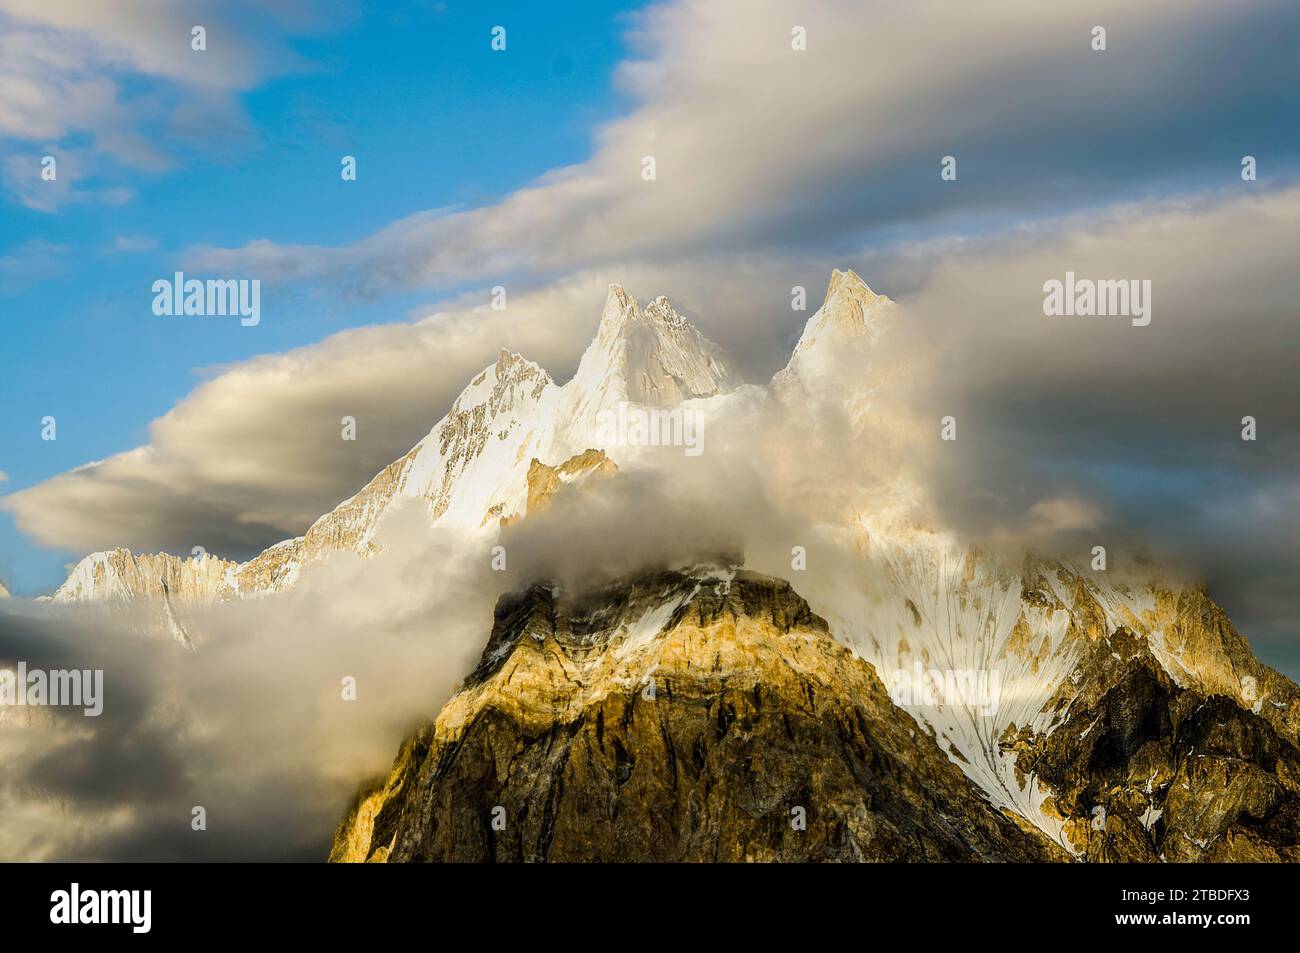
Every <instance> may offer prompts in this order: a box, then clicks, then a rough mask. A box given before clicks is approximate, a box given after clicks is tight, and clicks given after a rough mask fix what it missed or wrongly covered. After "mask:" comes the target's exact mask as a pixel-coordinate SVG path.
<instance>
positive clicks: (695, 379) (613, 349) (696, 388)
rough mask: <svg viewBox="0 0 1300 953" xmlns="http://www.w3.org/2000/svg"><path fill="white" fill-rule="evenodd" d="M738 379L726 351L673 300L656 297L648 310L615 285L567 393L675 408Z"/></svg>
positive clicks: (603, 402)
mask: <svg viewBox="0 0 1300 953" xmlns="http://www.w3.org/2000/svg"><path fill="white" fill-rule="evenodd" d="M737 383H738V380H737V378H736V375H735V374H734V373H733V372H732V370H731V369H730V367H729V366H728V364H727V361H726V359H725V358H724V357H723V355H722V351H721V349H720V348H719V347H718V346H717V345H716V344H714V343H713V342H712V341H710V340H708V339H707V338H706V337H704V335H702V334H700V332H699V331H697V330H696V329H695V327H694V326H692V325H691V323H690V322H689V321H687V320H686V319H685V318H683V317H682V316H681V315H679V314H678V313H677V311H676V310H675V309H674V308H673V306H672V304H671V303H670V302H669V300H668V299H667V298H665V297H663V296H660V297H658V298H655V299H654V300H653V301H651V302H650V303H649V304H648V305H646V307H645V309H644V310H642V309H641V308H640V307H639V306H638V304H637V301H636V299H635V298H633V297H631V296H630V295H629V294H628V293H627V292H626V291H625V290H624V289H623V286H622V285H616V284H614V285H610V286H609V295H608V297H606V299H605V309H604V312H603V314H602V316H601V321H600V328H599V330H598V331H597V332H596V338H595V340H593V341H592V342H591V344H590V346H589V347H588V348H587V350H586V353H584V354H583V356H582V361H581V362H580V363H579V365H578V371H577V373H576V374H575V375H574V376H573V380H571V381H570V382H569V383H568V384H567V385H565V391H566V394H567V396H568V397H569V398H570V400H571V402H573V403H575V404H580V405H591V406H601V407H603V406H608V405H610V404H611V403H614V402H617V401H620V400H628V401H632V402H634V403H640V404H652V405H656V406H673V405H676V404H679V403H681V402H682V401H683V400H689V399H691V398H693V397H712V396H713V395H714V394H719V393H723V392H725V391H729V390H731V389H733V388H734V387H735V386H736V384H737Z"/></svg>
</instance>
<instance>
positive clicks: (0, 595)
mask: <svg viewBox="0 0 1300 953" xmlns="http://www.w3.org/2000/svg"><path fill="white" fill-rule="evenodd" d="M9 598H12V597H11V596H10V595H9V590H8V589H6V588H5V584H4V583H3V582H0V599H9Z"/></svg>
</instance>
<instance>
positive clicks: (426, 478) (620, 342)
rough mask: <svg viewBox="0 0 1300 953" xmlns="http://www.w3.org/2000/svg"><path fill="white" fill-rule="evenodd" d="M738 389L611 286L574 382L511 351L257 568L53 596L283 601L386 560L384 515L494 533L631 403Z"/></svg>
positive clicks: (100, 565) (151, 569)
mask: <svg viewBox="0 0 1300 953" xmlns="http://www.w3.org/2000/svg"><path fill="white" fill-rule="evenodd" d="M738 383H739V379H738V378H737V377H736V375H735V373H734V372H733V371H732V370H731V369H730V367H729V363H728V360H727V358H726V357H725V356H724V355H723V353H722V350H721V348H719V347H718V346H717V345H716V344H714V343H713V342H711V341H709V340H708V339H707V338H705V337H704V336H703V335H702V334H700V333H699V331H697V330H696V329H695V328H694V327H693V326H692V325H691V324H690V323H689V322H688V321H687V320H686V319H685V318H683V317H681V316H680V315H679V314H678V313H677V312H676V311H675V310H674V309H673V307H672V305H671V304H670V303H669V301H668V299H667V298H665V297H662V296H661V297H659V298H656V299H654V301H652V302H651V303H650V304H648V305H647V306H646V307H645V309H644V310H642V309H641V308H640V307H639V305H638V304H637V302H636V300H635V299H634V298H632V297H630V296H629V295H628V294H627V292H626V291H625V290H624V289H623V287H622V286H621V285H617V284H611V285H610V286H609V292H608V295H607V297H606V301H605V306H604V309H603V312H602V316H601V320H600V325H599V328H598V330H597V333H596V337H595V339H594V340H593V341H592V342H591V344H590V346H589V347H588V348H587V350H586V351H585V353H584V354H583V356H582V359H581V361H580V362H579V365H578V370H577V373H576V374H575V375H574V377H573V379H572V380H571V381H569V382H568V383H567V384H565V385H564V386H563V387H560V386H557V385H556V384H555V382H554V381H553V380H552V379H551V377H550V375H549V374H547V372H546V371H545V370H543V369H542V368H541V367H540V366H538V365H537V364H535V363H533V362H532V361H529V360H527V359H525V358H523V357H521V356H520V355H518V354H515V353H512V352H510V351H506V350H502V351H501V353H500V356H499V357H498V359H497V362H496V363H495V364H493V365H491V366H489V367H487V368H485V369H484V370H483V371H482V372H481V373H479V374H478V375H476V376H475V377H474V379H473V380H471V381H470V383H469V385H468V386H467V387H466V388H465V389H464V390H463V391H462V392H461V393H460V396H458V397H457V398H456V400H455V401H454V402H453V403H452V407H451V410H450V411H448V413H447V415H446V416H444V417H443V418H442V420H440V421H439V422H438V423H437V424H435V425H434V427H433V429H432V430H431V431H430V432H429V434H428V435H427V436H426V437H425V438H424V439H423V440H421V441H420V442H419V443H417V444H416V445H415V446H414V447H412V448H411V450H410V451H409V452H407V453H406V454H405V455H404V456H403V457H402V458H401V459H399V460H395V461H394V462H393V463H391V464H389V465H388V466H387V467H385V468H384V469H383V470H382V471H380V472H379V473H378V474H377V475H376V476H375V477H374V478H373V479H372V480H371V481H370V482H369V483H368V484H366V486H364V487H363V488H362V489H361V490H360V491H358V492H357V493H356V494H355V495H354V496H352V497H350V498H349V499H347V500H344V501H343V502H342V503H340V504H339V505H338V506H337V507H335V508H334V509H333V510H332V511H330V512H329V513H327V514H325V515H324V516H322V517H321V518H320V519H318V520H317V521H316V522H315V523H313V524H312V526H311V527H310V528H309V529H308V530H307V532H306V533H304V534H303V535H302V536H299V537H296V538H294V539H287V540H284V541H282V542H280V543H277V544H275V545H274V546H271V547H269V548H268V549H266V550H265V551H264V552H262V553H260V554H259V555H258V556H256V557H255V558H253V559H251V560H249V561H248V562H246V563H242V564H233V563H229V562H226V561H221V560H217V561H216V562H215V563H214V564H213V566H212V567H211V571H206V570H205V571H202V572H195V573H190V572H187V571H186V569H185V567H186V565H187V564H188V562H189V561H188V560H181V559H179V558H177V557H174V556H168V555H166V554H159V555H157V556H133V555H132V554H131V553H129V552H128V551H126V550H116V551H114V552H112V553H93V554H91V555H90V556H87V557H86V558H85V559H83V560H82V561H81V563H79V564H78V565H77V567H76V568H74V570H73V571H72V573H71V575H70V576H69V577H68V580H67V581H66V582H65V583H64V584H63V585H62V586H60V588H59V589H58V591H57V592H55V594H54V597H53V600H54V601H55V602H94V601H100V600H113V599H122V598H141V597H144V598H150V597H156V596H158V595H159V594H160V592H161V589H162V584H163V581H164V580H166V582H167V584H168V586H169V587H170V589H171V591H172V592H175V593H178V595H179V598H180V599H181V600H182V601H189V600H190V599H191V598H193V599H227V598H234V597H237V596H246V595H252V594H257V593H266V592H276V591H280V590H283V589H286V588H289V587H291V586H293V584H294V583H295V582H297V580H298V578H299V576H300V575H301V573H302V572H303V570H304V568H305V567H307V566H309V565H311V564H312V563H315V562H319V561H321V560H323V559H326V558H328V557H329V556H331V555H332V554H334V553H338V552H353V553H356V554H358V555H361V556H367V555H370V554H372V553H373V552H375V551H376V550H377V548H379V547H380V546H381V545H382V541H381V540H380V539H379V536H380V533H381V526H382V523H383V519H384V517H385V516H386V515H387V514H388V513H389V512H390V510H392V509H393V507H394V505H395V504H397V503H398V502H399V501H402V500H404V499H416V500H420V501H422V502H423V503H424V505H425V507H426V509H427V511H428V514H429V520H430V523H431V524H432V523H437V524H439V525H443V526H453V527H456V528H459V529H462V530H466V531H469V532H472V533H473V532H480V531H483V532H490V531H494V530H495V529H496V526H497V522H498V521H499V520H501V519H509V518H512V517H517V516H518V515H519V514H521V513H522V512H523V510H524V508H525V506H526V503H527V497H528V487H529V480H528V475H529V469H530V467H531V466H532V461H533V460H534V459H536V460H537V461H539V462H540V463H543V464H545V465H548V466H559V465H562V464H564V463H565V461H567V460H569V459H571V458H572V457H574V456H576V455H580V454H582V453H584V452H585V451H587V450H589V449H592V448H594V447H597V446H599V444H598V442H597V440H596V436H597V433H598V431H599V430H600V424H601V415H602V413H604V412H607V411H609V412H612V411H614V410H616V408H617V407H618V406H619V404H621V403H630V404H634V405H644V406H647V407H651V406H656V407H657V406H673V405H675V404H677V403H679V402H681V401H683V400H689V399H694V398H707V397H714V396H717V395H720V394H724V393H726V392H728V391H730V390H732V389H733V388H734V387H735V386H736V385H737V384H738ZM602 449H603V450H605V451H606V452H607V453H608V454H609V456H610V457H612V458H614V460H615V461H616V460H617V459H618V458H620V457H624V458H632V457H635V456H636V454H637V453H638V451H639V449H640V448H638V447H636V446H634V445H628V444H622V445H610V446H606V447H603V448H602Z"/></svg>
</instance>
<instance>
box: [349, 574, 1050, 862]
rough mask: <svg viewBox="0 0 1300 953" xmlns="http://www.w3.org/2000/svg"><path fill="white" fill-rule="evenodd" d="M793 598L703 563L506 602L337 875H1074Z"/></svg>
mask: <svg viewBox="0 0 1300 953" xmlns="http://www.w3.org/2000/svg"><path fill="white" fill-rule="evenodd" d="M1065 856H1066V855H1065V854H1064V852H1062V851H1059V850H1055V849H1053V847H1052V846H1051V845H1050V844H1048V843H1047V842H1046V841H1045V840H1044V839H1043V838H1041V837H1039V836H1037V835H1036V834H1034V833H1032V832H1028V831H1026V830H1023V829H1022V828H1021V827H1019V826H1017V824H1015V823H1014V822H1013V821H1012V820H1011V819H1009V818H1008V817H1006V816H1004V815H1003V814H1001V813H999V812H998V811H996V810H994V809H993V808H992V807H991V806H990V805H989V804H988V803H987V802H986V801H984V799H983V798H981V797H980V795H979V794H978V792H977V791H976V790H975V789H974V788H973V786H972V785H971V784H970V782H969V781H968V780H967V779H966V778H965V777H964V776H963V775H962V773H961V772H960V771H959V770H958V769H957V768H956V766H955V765H953V764H952V762H951V761H949V760H948V758H947V757H945V755H944V754H943V753H942V752H941V751H940V750H939V748H938V746H937V745H935V743H934V742H933V741H932V740H931V739H929V738H927V737H926V736H925V735H924V734H923V733H921V732H920V731H919V730H918V728H917V725H916V723H915V722H914V721H912V719H911V718H909V717H908V716H907V715H906V714H904V713H903V712H901V711H900V710H899V709H898V708H896V707H895V706H894V705H893V704H892V703H891V702H890V699H889V696H888V695H887V694H886V692H885V689H884V686H883V685H882V684H881V682H880V680H879V679H878V678H877V677H876V675H875V673H874V672H873V671H872V669H871V667H870V666H869V665H867V664H866V663H864V662H862V661H861V660H860V659H857V658H855V657H854V656H853V655H852V653H850V652H849V651H848V650H847V649H845V648H844V647H843V646H841V645H839V644H838V643H837V642H836V641H835V640H834V639H833V638H832V637H831V634H830V632H829V630H828V628H827V626H826V623H825V621H823V620H822V619H820V618H819V617H818V616H816V615H815V614H814V613H813V612H812V611H811V610H810V609H809V607H808V604H807V603H806V602H805V601H804V600H803V599H802V598H800V597H799V595H798V594H797V593H795V592H794V590H793V589H792V588H791V586H790V584H789V583H787V582H785V581H784V580H781V579H775V578H772V577H768V576H762V575H759V574H757V573H752V572H748V571H746V570H743V569H739V570H738V569H735V568H734V567H733V568H717V567H697V568H695V569H692V570H685V571H663V572H655V573H649V574H646V575H643V576H640V577H637V578H633V579H627V580H621V581H619V582H617V583H614V584H611V585H609V586H606V587H604V588H601V589H599V590H597V591H595V592H594V593H585V594H567V593H563V592H559V591H558V590H557V589H555V588H553V587H551V586H548V585H541V584H538V585H534V586H532V587H531V588H529V589H527V590H525V591H523V592H521V593H517V594H513V595H509V596H506V597H503V598H502V599H501V601H500V602H499V603H498V605H497V609H496V618H495V623H494V625H493V628H492V633H491V637H490V638H489V640H488V643H487V646H486V647H485V649H484V651H483V656H482V660H481V661H480V663H479V665H478V667H477V668H476V669H475V671H474V672H472V673H471V674H470V676H469V677H468V678H467V679H466V681H465V684H464V687H463V688H462V689H461V690H460V692H459V693H458V694H457V695H456V696H455V697H454V698H453V699H452V700H451V701H450V702H448V704H447V705H446V706H445V707H444V708H443V710H442V712H441V713H440V714H439V715H438V718H437V720H436V721H434V722H432V723H430V724H427V725H425V726H424V727H423V728H421V729H420V730H419V731H417V732H416V733H415V734H414V735H413V736H412V737H410V738H409V739H408V740H407V741H406V742H405V743H404V744H403V746H402V749H401V752H400V753H399V755H398V757H397V760H396V763H395V764H394V766H393V770H392V771H391V773H390V774H389V775H388V777H387V778H386V779H384V780H383V781H382V783H380V784H379V785H377V786H375V787H374V788H373V789H371V790H368V791H366V792H363V794H362V795H361V796H360V797H359V798H358V800H357V803H356V804H355V805H354V806H353V808H352V809H351V811H350V812H349V813H348V815H347V817H346V818H345V820H344V822H343V823H342V824H341V825H340V828H339V830H338V832H337V834H336V836H335V840H334V847H333V850H332V853H331V859H332V860H334V861H362V860H387V861H415V860H419V861H484V860H497V861H593V860H594V861H618V860H651V861H741V860H752V861H770V860H788V861H825V860H853V861H860V860H889V861H900V860H983V861H991V860H1025V861H1030V860H1033V861H1042V860H1052V859H1064V857H1065Z"/></svg>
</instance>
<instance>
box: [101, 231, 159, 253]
mask: <svg viewBox="0 0 1300 953" xmlns="http://www.w3.org/2000/svg"><path fill="white" fill-rule="evenodd" d="M157 247H158V240H157V239H156V238H136V237H133V236H130V235H117V236H114V238H113V244H112V246H111V247H110V248H109V249H108V251H113V252H128V253H129V252H141V251H153V250H154V249H155V248H157Z"/></svg>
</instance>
